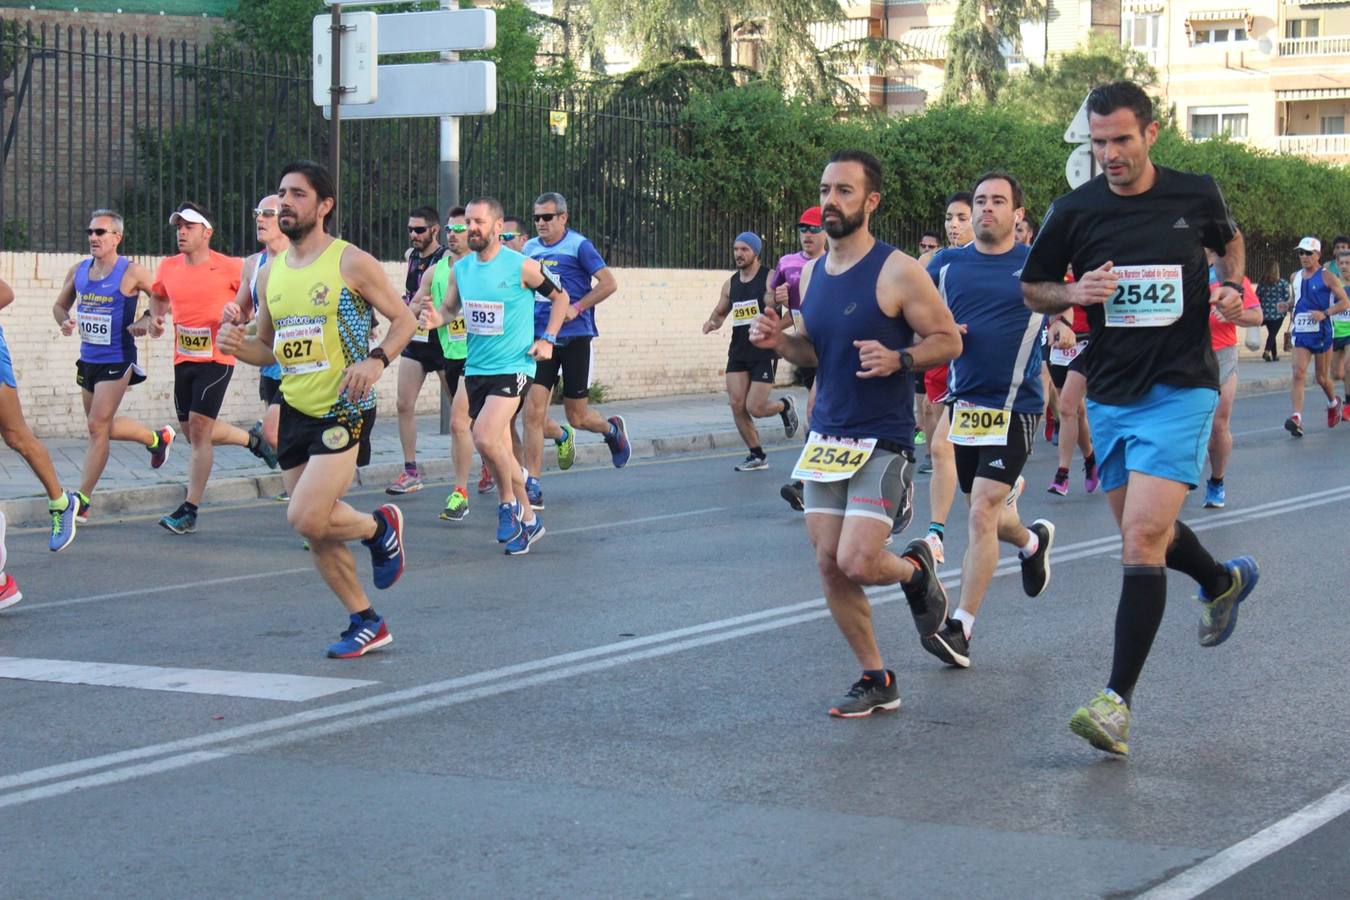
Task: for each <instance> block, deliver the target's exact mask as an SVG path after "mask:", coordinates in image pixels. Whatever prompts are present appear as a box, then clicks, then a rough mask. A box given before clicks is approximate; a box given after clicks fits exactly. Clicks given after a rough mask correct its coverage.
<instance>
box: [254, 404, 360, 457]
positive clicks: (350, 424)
mask: <svg viewBox="0 0 1350 900" xmlns="http://www.w3.org/2000/svg"><path fill="white" fill-rule="evenodd" d="M374 427H375V410H374V409H368V410H366V411H365V412H363V413H362V414H361V416H360V417H359V418H357V417H355V416H352V417H350V418H349V417H346V416H329V417H327V418H323V419H319V418H315V417H314V416H307V415H305V414H304V413H302V412H300V411H299V410H298V409H296V408H295V407H293V406H291V405H290V404H289V403H287V402H286V401H285V400H284V399H283V400H281V421H280V423H279V424H278V425H277V464H278V465H279V466H280V467H281V469H282V470H283V471H285V470H286V469H294V468H298V467H299V466H303V465H304V464H305V463H307V462H309V460H310V458H311V457H314V456H326V455H329V454H332V453H345V452H346V451H348V450H350V449H351V448H352V446H353V445H356V446H357V447H358V448H359V449H358V450H357V451H356V464H357V465H358V466H364V465H366V464H367V463H369V462H370V432H371V430H372V429H373V428H374Z"/></svg>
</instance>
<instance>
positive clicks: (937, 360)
mask: <svg viewBox="0 0 1350 900" xmlns="http://www.w3.org/2000/svg"><path fill="white" fill-rule="evenodd" d="M877 305H878V306H880V307H881V311H882V312H883V313H885V314H886V315H888V316H893V317H894V316H904V319H905V322H906V323H907V324H908V325H909V327H910V328H911V329H913V331H914V333H915V334H917V335H918V336H919V337H920V338H921V340H920V341H919V342H918V343H917V344H915V345H914V346H913V347H910V348H905V347H884V346H882V345H881V343H880V342H879V341H856V342H855V343H857V344H858V345H859V346H858V351H859V357H860V359H861V361H862V363H863V366H862V368H863V371H864V372H867V373H868V375H869V376H880V375H889V374H891V373H892V372H895V371H897V370H898V369H899V368H900V352H901V351H902V350H906V349H908V350H909V354H910V356H912V357H913V358H914V368H915V369H919V370H922V369H931V368H934V367H935V366H940V365H942V364H943V363H946V362H949V361H950V360H953V359H956V357H958V356H960V355H961V330H960V329H959V328H958V327H957V325H956V320H955V319H953V318H952V311H951V310H950V309H948V308H947V304H946V303H945V302H943V300H942V295H941V294H939V293H938V290H937V288H936V287H935V286H934V285H933V279H932V277H930V276H929V274H928V272H927V270H925V269H924V267H923V266H921V265H919V263H918V261H917V260H915V259H914V258H913V257H911V256H908V255H906V254H904V253H900V252H898V251H897V252H895V253H892V254H891V255H890V256H889V257H887V259H886V263H885V265H883V266H882V269H881V275H880V277H879V278H878V279H877Z"/></svg>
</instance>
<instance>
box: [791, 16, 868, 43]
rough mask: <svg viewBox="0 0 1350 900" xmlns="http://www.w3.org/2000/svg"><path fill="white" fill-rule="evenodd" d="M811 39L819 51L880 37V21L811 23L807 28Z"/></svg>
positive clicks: (846, 20)
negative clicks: (848, 42)
mask: <svg viewBox="0 0 1350 900" xmlns="http://www.w3.org/2000/svg"><path fill="white" fill-rule="evenodd" d="M807 30H808V31H810V33H811V39H812V40H813V41H815V44H816V47H817V48H819V49H820V50H828V49H830V48H831V47H834V46H837V45H839V44H842V43H845V42H846V41H861V40H866V39H867V38H870V37H881V20H880V19H844V20H842V21H839V22H812V23H811V24H810V25H808V26H807Z"/></svg>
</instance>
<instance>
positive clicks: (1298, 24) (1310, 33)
mask: <svg viewBox="0 0 1350 900" xmlns="http://www.w3.org/2000/svg"><path fill="white" fill-rule="evenodd" d="M1321 24H1322V23H1321V22H1319V21H1318V20H1317V19H1286V20H1285V22H1284V36H1285V37H1287V38H1315V37H1318V36H1319V34H1318V32H1319V31H1320V29H1321Z"/></svg>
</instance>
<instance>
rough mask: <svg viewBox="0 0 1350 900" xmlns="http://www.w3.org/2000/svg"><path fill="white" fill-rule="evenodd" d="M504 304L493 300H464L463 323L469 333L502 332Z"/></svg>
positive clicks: (504, 314)
mask: <svg viewBox="0 0 1350 900" xmlns="http://www.w3.org/2000/svg"><path fill="white" fill-rule="evenodd" d="M505 318H506V304H505V303H502V302H500V301H495V300H465V301H464V324H465V326H466V327H467V328H468V331H469V334H502V333H503V331H504V330H505V329H504V325H505Z"/></svg>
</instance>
